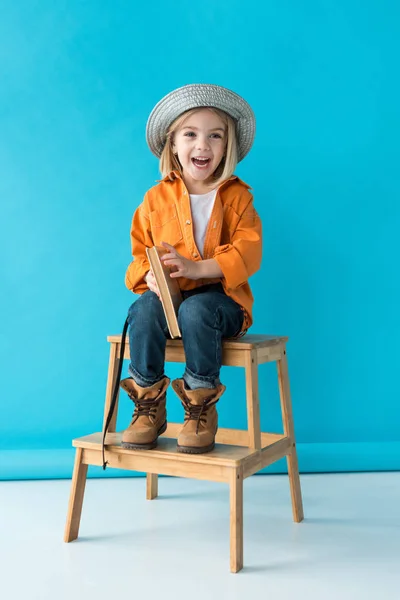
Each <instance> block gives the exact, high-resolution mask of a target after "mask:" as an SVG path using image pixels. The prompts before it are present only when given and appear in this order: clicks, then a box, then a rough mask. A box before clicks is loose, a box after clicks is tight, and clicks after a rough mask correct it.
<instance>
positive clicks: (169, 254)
mask: <svg viewBox="0 0 400 600" xmlns="http://www.w3.org/2000/svg"><path fill="white" fill-rule="evenodd" d="M169 258H176V253H172V252H170V253H168V254H163V255H162V257H161V260H162V261H164V260H168V259H169Z"/></svg>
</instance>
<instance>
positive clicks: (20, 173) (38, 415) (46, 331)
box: [0, 0, 400, 479]
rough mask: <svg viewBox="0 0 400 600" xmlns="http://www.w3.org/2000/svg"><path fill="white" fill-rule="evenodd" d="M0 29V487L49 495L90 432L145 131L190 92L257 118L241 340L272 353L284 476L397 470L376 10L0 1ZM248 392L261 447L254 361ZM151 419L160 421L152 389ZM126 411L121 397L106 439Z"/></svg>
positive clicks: (393, 129)
mask: <svg viewBox="0 0 400 600" xmlns="http://www.w3.org/2000/svg"><path fill="white" fill-rule="evenodd" d="M1 12H2V14H1V19H0V40H1V41H0V78H1V79H0V201H1V236H0V255H1V262H0V269H1V270H0V281H1V296H0V314H1V330H0V347H1V357H0V365H1V398H0V402H1V419H0V443H1V446H0V477H3V478H6V479H7V478H30V477H32V478H36V477H38V478H40V477H43V478H45V477H68V476H70V474H71V470H72V461H73V452H72V449H71V439H72V438H74V437H79V436H81V435H85V434H87V433H91V432H93V431H99V430H100V429H101V423H102V410H103V401H104V394H105V385H106V375H107V364H108V351H109V350H108V344H107V342H106V336H107V335H108V334H111V333H120V332H121V330H122V325H123V323H124V320H125V316H126V312H127V309H128V307H129V305H130V303H131V302H132V301H133V300H134V299H135V298H136V296H134V295H132V294H131V293H130V292H128V290H126V289H125V287H124V274H125V269H126V267H127V265H128V263H129V262H130V260H131V256H130V240H129V229H130V221H131V217H132V214H133V212H134V210H135V209H136V207H137V206H138V205H139V203H140V202H141V200H142V197H143V194H144V193H145V191H146V190H147V189H148V188H149V187H150V186H151V185H153V184H154V182H155V180H156V179H157V178H158V176H159V173H158V164H157V160H156V159H155V157H153V156H152V155H151V153H150V151H149V150H148V148H147V146H146V142H145V137H144V130H145V123H146V119H147V117H148V114H149V112H150V111H151V109H152V108H153V106H154V104H155V103H156V102H157V101H158V100H159V99H160V98H161V97H162V96H163V95H164V94H166V93H168V92H169V91H171V90H172V89H174V88H176V87H179V86H181V85H184V84H186V83H200V82H205V83H218V84H220V85H223V86H226V87H229V88H231V89H233V90H235V91H236V92H237V93H239V94H241V95H243V96H244V97H245V98H246V99H247V100H248V102H249V103H250V104H251V105H252V107H253V108H254V111H255V113H256V116H257V134H256V140H255V144H254V147H253V150H252V152H251V153H250V155H249V156H248V157H247V158H246V159H245V160H244V162H243V163H241V164H240V165H239V167H238V169H237V174H238V175H239V176H241V177H242V178H243V179H244V180H245V181H247V182H248V183H249V184H250V185H252V187H253V188H254V194H255V206H256V208H257V210H258V212H259V213H260V216H261V218H262V221H263V229H264V256H263V264H262V269H261V271H260V272H259V273H257V274H256V275H255V276H254V277H253V278H252V279H251V284H252V288H253V291H254V295H255V298H256V301H255V311H254V312H255V325H254V326H253V328H252V330H251V331H252V332H253V333H257V332H259V333H277V334H287V335H289V336H290V342H289V345H288V356H289V367H290V375H291V387H292V396H293V404H294V417H295V429H296V436H297V441H298V448H299V458H300V469H301V471H302V472H305V471H335V470H336V471H346V470H380V469H398V468H400V428H399V424H400V408H399V404H400V403H399V390H398V382H397V376H398V337H399V333H400V331H399V329H400V327H399V324H400V319H399V306H400V290H399V287H400V286H399V268H398V261H399V242H398V236H399V226H400V218H399V213H400V209H399V192H400V176H399V134H400V118H399V106H400V98H399V96H400V94H399V77H398V64H399V54H400V53H399V49H400V42H399V29H400V27H399V23H400V9H399V8H398V3H397V2H395V1H389V0H383V1H382V0H381V1H378V0H375V1H373V0H369V1H361V0H359V1H357V0H336V1H331V2H329V1H322V0H319V1H318V0H315V1H312V0H305V1H304V2H298V1H297V0H279V1H278V0H275V1H266V2H257V1H254V0H248V1H247V2H246V3H243V2H241V1H239V0H229V1H228V0H219V2H216V3H205V4H204V3H203V4H202V5H201V7H200V6H199V5H198V4H196V3H195V4H192V3H188V2H186V1H183V0H175V2H174V4H173V6H172V5H168V3H167V4H166V3H165V1H164V0H163V1H161V0H153V1H152V2H147V3H137V2H133V1H132V2H128V1H127V0H125V1H122V0H113V2H111V1H104V2H95V1H94V0H88V1H86V2H83V1H78V0H70V1H68V2H65V1H61V0H41V2H29V1H28V0H20V1H19V2H18V3H16V2H11V0H6V1H3V2H2V11H1ZM166 372H167V374H168V375H169V376H171V377H177V376H180V375H181V373H182V367H181V366H179V365H167V369H166ZM221 379H222V381H223V382H224V383H225V384H226V385H227V388H228V389H227V392H226V394H225V396H224V398H223V399H222V400H221V402H220V403H219V405H218V406H219V413H220V424H221V426H230V427H240V428H245V427H246V411H245V403H244V394H245V387H244V373H243V371H242V370H241V369H235V368H233V367H231V368H227V367H223V369H222V373H221ZM260 392H261V398H262V427H263V430H264V431H280V430H281V422H280V412H279V410H280V409H279V401H278V393H277V381H276V372H275V367H274V365H264V366H262V367H260ZM168 406H169V419H170V420H171V421H179V420H182V416H183V415H182V409H181V406H180V404H179V402H178V400H177V398H176V397H175V395H174V393H173V392H172V390H171V391H169V402H168ZM131 411H132V406H131V403H130V402H129V401H128V399H127V398H123V399H122V400H121V409H120V415H119V428H120V429H123V428H124V427H125V426H126V424H127V422H129V417H130V414H131ZM285 468H286V467H285V464H284V462H283V461H280V463H278V464H276V465H274V466H273V467H271V468H270V469H269V471H274V472H278V471H284V470H285ZM109 471H110V470H109ZM109 471H107V473H108V475H110V474H111V475H119V474H121V473H119V472H111V473H109ZM91 473H92V475H94V476H98V475H100V474H101V472H100V470H99V469H94V468H93V470H92V471H91Z"/></svg>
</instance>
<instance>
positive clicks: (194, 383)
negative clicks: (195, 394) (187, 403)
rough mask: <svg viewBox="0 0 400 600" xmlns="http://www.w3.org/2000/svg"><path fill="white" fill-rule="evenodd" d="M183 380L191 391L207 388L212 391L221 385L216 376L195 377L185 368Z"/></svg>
mask: <svg viewBox="0 0 400 600" xmlns="http://www.w3.org/2000/svg"><path fill="white" fill-rule="evenodd" d="M183 380H184V381H185V383H187V385H188V386H189V387H190V389H192V390H197V389H199V388H207V389H209V390H211V389H214V388H216V387H217V385H219V384H220V383H221V381H220V378H219V377H218V376H217V377H215V376H211V377H204V376H203V375H195V374H194V373H192V371H191V370H190V369H188V368H187V367H186V368H185V372H184V374H183Z"/></svg>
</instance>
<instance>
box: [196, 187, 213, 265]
mask: <svg viewBox="0 0 400 600" xmlns="http://www.w3.org/2000/svg"><path fill="white" fill-rule="evenodd" d="M216 195H217V190H211V192H207V194H190V208H191V210H192V217H193V233H194V239H195V242H196V246H197V247H198V249H199V251H200V254H201V257H202V258H203V250H204V240H205V237H206V231H207V226H208V221H209V220H210V216H211V212H212V209H213V206H214V201H215V196H216Z"/></svg>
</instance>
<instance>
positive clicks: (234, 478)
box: [229, 468, 243, 573]
mask: <svg viewBox="0 0 400 600" xmlns="http://www.w3.org/2000/svg"><path fill="white" fill-rule="evenodd" d="M229 491H230V547H231V552H230V568H231V572H232V573H237V572H238V571H240V570H241V569H242V568H243V472H242V469H241V468H239V469H232V473H231V477H230V482H229Z"/></svg>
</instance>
